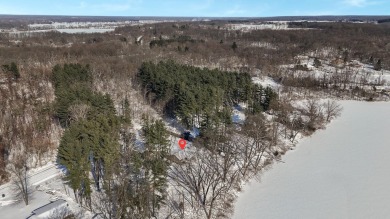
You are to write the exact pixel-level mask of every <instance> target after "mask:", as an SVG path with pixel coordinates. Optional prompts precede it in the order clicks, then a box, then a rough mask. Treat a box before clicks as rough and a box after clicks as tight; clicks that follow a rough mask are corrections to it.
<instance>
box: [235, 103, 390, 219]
mask: <svg viewBox="0 0 390 219" xmlns="http://www.w3.org/2000/svg"><path fill="white" fill-rule="evenodd" d="M341 104H342V106H343V108H344V110H343V112H342V115H341V117H340V118H338V119H336V120H335V121H333V122H332V123H331V124H330V125H329V126H328V127H327V129H326V130H321V131H318V132H317V133H315V134H314V135H313V136H312V137H309V138H306V139H303V140H302V142H300V143H299V144H298V146H297V147H296V150H295V151H289V152H288V153H287V154H286V155H285V156H284V157H283V160H284V161H285V163H276V164H274V165H273V167H272V169H270V170H268V171H266V172H265V173H264V174H263V175H262V176H261V182H256V181H254V180H253V181H251V183H249V184H247V185H245V186H244V191H243V193H241V194H240V195H239V198H238V200H237V203H236V209H235V215H234V217H233V218H236V219H239V218H247V219H251V218H270V219H272V218H290V219H291V218H333V219H337V218H354V219H355V218H364V219H366V218H389V217H390V186H389V185H390V172H389V167H390V135H389V134H390V133H389V130H390V103H384V102H381V103H368V102H354V101H342V102H341Z"/></svg>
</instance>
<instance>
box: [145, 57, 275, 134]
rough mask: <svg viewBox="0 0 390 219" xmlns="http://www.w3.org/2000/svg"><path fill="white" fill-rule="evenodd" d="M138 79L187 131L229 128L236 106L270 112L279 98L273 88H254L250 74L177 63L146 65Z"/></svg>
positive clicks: (148, 63)
mask: <svg viewBox="0 0 390 219" xmlns="http://www.w3.org/2000/svg"><path fill="white" fill-rule="evenodd" d="M138 77H139V78H140V81H141V83H142V86H143V89H144V92H145V93H146V94H147V96H148V97H149V98H151V99H152V101H153V103H154V104H155V105H156V106H159V105H160V106H161V107H162V108H163V111H164V112H165V113H166V114H167V115H170V116H177V117H178V118H180V119H181V121H182V122H183V123H184V124H185V125H186V126H187V127H193V126H199V127H201V128H203V129H207V128H209V127H215V126H217V124H218V123H224V124H229V123H231V117H232V113H231V111H232V107H233V106H235V105H237V104H239V103H246V104H248V112H250V113H252V114H255V113H259V112H263V111H266V110H268V109H269V107H270V104H271V102H272V101H274V100H275V99H276V98H277V95H276V93H275V92H274V91H273V90H272V89H271V88H269V87H267V88H262V87H261V85H255V84H253V83H252V81H251V77H250V75H249V74H248V73H237V72H222V71H218V70H209V69H207V68H203V69H201V68H196V67H191V66H184V65H178V64H176V63H175V62H173V61H167V62H159V63H158V64H153V63H151V62H147V63H143V64H142V66H141V68H140V71H139V74H138Z"/></svg>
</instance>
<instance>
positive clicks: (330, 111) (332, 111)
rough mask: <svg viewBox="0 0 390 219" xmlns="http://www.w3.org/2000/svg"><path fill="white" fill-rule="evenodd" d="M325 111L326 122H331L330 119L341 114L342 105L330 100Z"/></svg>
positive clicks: (325, 105) (326, 103) (325, 106)
mask: <svg viewBox="0 0 390 219" xmlns="http://www.w3.org/2000/svg"><path fill="white" fill-rule="evenodd" d="M323 106H324V113H325V119H326V122H330V120H332V119H334V118H336V117H338V116H340V114H341V111H342V109H343V108H342V107H341V106H340V105H339V104H337V102H336V101H334V100H328V101H326V102H325V103H324V104H323Z"/></svg>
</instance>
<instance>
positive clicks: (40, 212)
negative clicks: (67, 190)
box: [32, 199, 66, 215]
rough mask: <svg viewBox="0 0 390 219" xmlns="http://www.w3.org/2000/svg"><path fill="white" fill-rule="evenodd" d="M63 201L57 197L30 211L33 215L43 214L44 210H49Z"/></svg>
mask: <svg viewBox="0 0 390 219" xmlns="http://www.w3.org/2000/svg"><path fill="white" fill-rule="evenodd" d="M64 203H66V201H65V200H63V199H58V200H57V201H54V202H50V203H49V204H47V205H44V206H42V207H40V208H37V209H35V210H34V211H32V213H33V214H35V215H40V214H43V213H45V212H48V211H51V210H53V209H56V208H57V207H59V206H61V205H63V204H64Z"/></svg>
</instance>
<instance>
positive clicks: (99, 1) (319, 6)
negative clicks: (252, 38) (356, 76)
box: [0, 0, 390, 18]
mask: <svg viewBox="0 0 390 219" xmlns="http://www.w3.org/2000/svg"><path fill="white" fill-rule="evenodd" d="M389 8H390V1H385V0H318V1H311V0H300V1H294V2H292V1H289V0H263V1H261V2H259V1H257V0H234V1H230V0H187V1H181V0H164V1H157V0H93V1H92V0H68V1H66V2H62V1H58V0H55V1H53V0H40V1H29V0H13V1H7V2H0V14H3V15H37V16H119V17H206V18H208V17H210V18H213V17H216V18H220V17H222V18H224V17H232V18H234V17H238V18H239V17H241V18H248V17H249V18H253V17H259V18H263V17H290V16H348V15H351V16H388V15H389V10H388V9H389Z"/></svg>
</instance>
